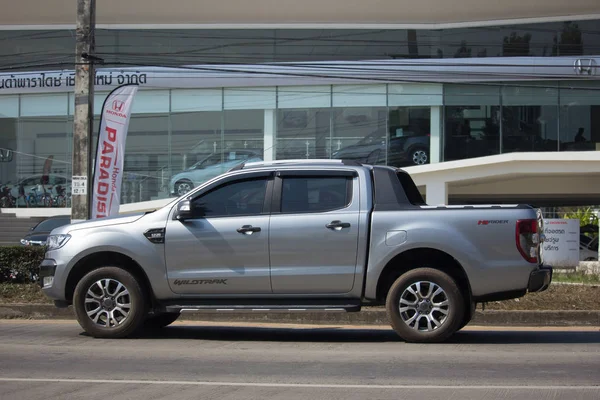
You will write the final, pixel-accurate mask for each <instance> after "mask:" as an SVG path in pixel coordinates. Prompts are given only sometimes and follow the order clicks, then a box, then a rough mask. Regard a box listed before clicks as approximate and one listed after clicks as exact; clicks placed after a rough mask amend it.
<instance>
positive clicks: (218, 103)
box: [166, 89, 223, 196]
mask: <svg viewBox="0 0 600 400" xmlns="http://www.w3.org/2000/svg"><path fill="white" fill-rule="evenodd" d="M222 108H223V90H222V89H202V90H189V89H185V90H172V91H171V112H172V114H171V136H170V167H169V171H168V172H169V173H168V176H167V178H168V179H167V182H166V183H167V187H168V193H169V195H173V196H181V195H183V194H185V193H187V192H188V191H190V190H192V189H193V188H195V187H197V186H198V185H200V184H202V183H204V182H206V181H207V180H208V179H210V178H212V177H214V176H215V171H216V168H215V166H216V165H218V164H220V163H221V162H222V153H221V149H222V148H223V143H222V142H223V135H222V124H223V120H222V119H223V113H222V111H221V110H222Z"/></svg>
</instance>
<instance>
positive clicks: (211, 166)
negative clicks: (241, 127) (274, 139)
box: [169, 149, 262, 197]
mask: <svg viewBox="0 0 600 400" xmlns="http://www.w3.org/2000/svg"><path fill="white" fill-rule="evenodd" d="M255 161H262V150H255V149H239V150H238V149H236V150H226V151H225V152H224V153H223V154H221V153H220V152H219V153H213V154H210V155H208V156H207V157H204V158H203V159H201V160H200V161H198V162H197V163H195V164H194V165H192V166H191V167H189V168H188V169H186V170H185V171H182V172H179V173H178V174H175V175H173V177H171V182H170V183H169V190H170V192H171V195H173V196H177V197H179V196H183V195H184V194H186V193H187V192H189V191H190V190H192V189H193V188H195V187H197V186H198V185H201V184H202V183H204V182H206V181H207V180H209V179H212V178H214V177H216V176H219V175H221V174H222V173H224V172H227V171H228V170H230V169H231V168H233V167H235V166H236V165H239V164H241V163H242V162H255Z"/></svg>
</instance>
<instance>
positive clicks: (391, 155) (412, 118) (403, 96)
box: [387, 83, 443, 167]
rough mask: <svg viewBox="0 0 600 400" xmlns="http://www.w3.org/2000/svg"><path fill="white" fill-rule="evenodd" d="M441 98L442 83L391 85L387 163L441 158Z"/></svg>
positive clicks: (428, 161) (389, 86)
mask: <svg viewBox="0 0 600 400" xmlns="http://www.w3.org/2000/svg"><path fill="white" fill-rule="evenodd" d="M442 101H443V87H442V85H438V84H417V83H403V84H390V85H388V106H389V117H388V127H389V128H388V133H389V138H388V160H387V164H388V165H392V166H395V167H404V166H412V165H423V164H429V163H430V162H437V161H439V140H440V128H441V121H440V107H441V105H442ZM432 138H433V139H432ZM432 140H434V142H433V143H432ZM432 144H433V145H434V146H432Z"/></svg>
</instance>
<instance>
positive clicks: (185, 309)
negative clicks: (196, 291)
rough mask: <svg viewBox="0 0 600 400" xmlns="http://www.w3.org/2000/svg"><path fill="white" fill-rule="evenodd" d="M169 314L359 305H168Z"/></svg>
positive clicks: (333, 308) (334, 308)
mask: <svg viewBox="0 0 600 400" xmlns="http://www.w3.org/2000/svg"><path fill="white" fill-rule="evenodd" d="M165 311H167V312H180V313H218V312H243V313H247V312H250V313H251V312H269V313H289V312H319V311H322V312H358V311H360V305H359V304H327V305H325V304H318V305H315V304H312V305H304V304H303V305H291V304H290V305H281V304H277V305H275V304H274V305H265V304H260V305H252V304H246V305H225V304H219V305H204V304H202V305H168V306H166V307H165Z"/></svg>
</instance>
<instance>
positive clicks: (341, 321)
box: [0, 304, 600, 327]
mask: <svg viewBox="0 0 600 400" xmlns="http://www.w3.org/2000/svg"><path fill="white" fill-rule="evenodd" d="M12 318H20V319H74V318H75V315H74V312H73V309H72V307H69V308H66V309H60V308H56V307H54V305H50V304H0V319H12ZM180 319H181V320H182V321H215V322H264V323H269V322H273V323H291V324H314V325H319V324H336V325H388V324H389V322H388V319H387V316H386V313H385V309H383V308H381V307H365V308H363V310H362V311H361V312H357V313H344V312H341V313H340V312H286V313H268V312H252V313H249V312H239V313H236V312H227V313H195V314H183V315H182V316H181V317H180ZM471 323H472V324H473V325H482V326H503V325H508V326H598V327H600V310H596V311H492V310H487V311H483V312H482V311H479V310H478V311H477V312H476V314H475V317H474V318H473V320H472V321H471Z"/></svg>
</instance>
